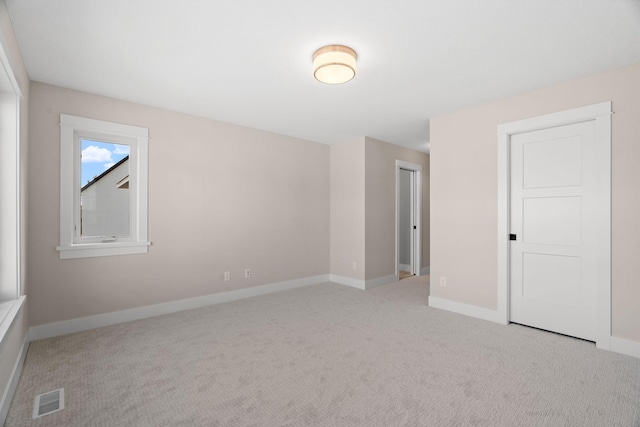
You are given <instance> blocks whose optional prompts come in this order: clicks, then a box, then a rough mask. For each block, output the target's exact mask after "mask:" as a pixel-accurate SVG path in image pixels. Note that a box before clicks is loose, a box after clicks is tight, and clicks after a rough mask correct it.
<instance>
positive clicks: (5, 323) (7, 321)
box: [0, 295, 27, 343]
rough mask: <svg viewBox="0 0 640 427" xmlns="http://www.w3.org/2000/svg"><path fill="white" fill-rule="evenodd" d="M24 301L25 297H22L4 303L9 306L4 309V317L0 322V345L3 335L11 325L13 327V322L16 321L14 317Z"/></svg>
mask: <svg viewBox="0 0 640 427" xmlns="http://www.w3.org/2000/svg"><path fill="white" fill-rule="evenodd" d="M26 299H27V296H26V295H22V296H20V297H19V298H18V299H16V300H13V301H9V302H7V303H6V304H11V305H10V306H9V307H8V308H7V309H6V313H5V315H4V317H3V318H2V320H0V343H2V341H4V337H5V335H6V334H7V332H8V331H9V328H11V325H13V322H14V320H16V317H17V316H18V313H19V312H20V309H21V308H22V306H23V305H24V303H25V301H26Z"/></svg>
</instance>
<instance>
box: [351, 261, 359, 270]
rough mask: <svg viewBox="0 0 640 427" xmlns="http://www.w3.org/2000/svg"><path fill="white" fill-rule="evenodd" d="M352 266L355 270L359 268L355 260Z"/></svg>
mask: <svg viewBox="0 0 640 427" xmlns="http://www.w3.org/2000/svg"><path fill="white" fill-rule="evenodd" d="M351 268H353V269H354V270H357V269H358V264H357V263H356V262H355V261H353V264H352V265H351Z"/></svg>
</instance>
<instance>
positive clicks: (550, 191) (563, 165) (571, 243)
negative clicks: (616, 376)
mask: <svg viewBox="0 0 640 427" xmlns="http://www.w3.org/2000/svg"><path fill="white" fill-rule="evenodd" d="M610 117H611V103H608V102H607V103H602V104H597V105H593V106H589V107H583V108H578V109H575V110H568V111H563V112H560V113H554V114H549V115H546V116H541V117H535V118H532V119H527V120H521V121H518V122H512V123H507V124H504V125H500V126H498V144H499V145H498V153H499V155H498V157H499V165H498V166H499V172H498V181H499V188H498V202H499V209H498V312H499V313H500V315H501V316H502V318H503V319H504V322H505V323H509V322H515V323H521V324H525V325H528V326H534V327H537V328H540V329H545V330H549V331H553V332H558V333H562V334H565V335H570V336H575V337H578V338H583V339H587V340H590V341H595V342H596V345H597V346H598V347H600V348H606V349H608V348H609V347H610V337H611V333H610V330H611V308H610V301H611V265H610V256H611V232H610V228H611V218H610V206H611V190H610V182H611V166H610V159H611V132H610V129H611V118H610Z"/></svg>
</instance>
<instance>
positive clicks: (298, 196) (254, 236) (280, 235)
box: [28, 82, 329, 326]
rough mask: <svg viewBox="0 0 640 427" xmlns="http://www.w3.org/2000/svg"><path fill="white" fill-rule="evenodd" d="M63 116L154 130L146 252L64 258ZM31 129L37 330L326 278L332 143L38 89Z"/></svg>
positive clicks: (32, 283) (34, 88)
mask: <svg viewBox="0 0 640 427" xmlns="http://www.w3.org/2000/svg"><path fill="white" fill-rule="evenodd" d="M60 113H66V114H72V115H78V116H82V117H89V118H95V119H99V120H106V121H113V122H118V123H124V124H131V125H135V126H141V127H147V128H149V136H150V142H149V153H150V154H149V238H150V240H151V241H152V242H153V245H152V246H151V247H150V249H149V253H148V254H143V255H129V256H113V257H100V258H84V259H70V260H60V259H59V256H58V253H57V252H56V250H55V248H56V246H57V245H58V244H59V243H58V239H59V234H58V233H59V190H60V189H59V178H60V174H59V168H60V163H59V159H60V148H59V147H60V145H59V144H60V141H59V140H60V137H59V132H60V131H59V126H58V122H59V118H60ZM29 131H30V144H31V152H30V155H29V170H30V176H29V178H30V183H31V185H30V188H29V206H30V209H29V219H28V222H29V250H28V255H29V272H30V276H29V299H30V310H29V313H30V325H31V326H36V325H41V324H45V323H50V322H55V321H61V320H67V319H73V318H77V317H83V316H89V315H95V314H100V313H106V312H112V311H117V310H123V309H129V308H134V307H140V306H145V305H150V304H157V303H163V302H168V301H173V300H178V299H183V298H189V297H196V296H201V295H207V294H212V293H217V292H223V291H228V290H233V289H239V288H247V287H252V286H257V285H261V284H267V283H275V282H280V281H285V280H291V279H297V278H303V277H310V276H314V275H319V274H326V273H327V272H328V271H329V168H328V164H329V147H328V146H326V145H323V144H318V143H312V142H308V141H302V140H299V139H295V138H290V137H285V136H281V135H276V134H271V133H266V132H261V131H257V130H253V129H248V128H243V127H238V126H234V125H230V124H225V123H220V122H216V121H212V120H206V119H201V118H196V117H192V116H188V115H184V114H178V113H174V112H170V111H166V110H161V109H156V108H151V107H146V106H142V105H137V104H132V103H128V102H123V101H119V100H115V99H110V98H105V97H101V96H97V95H92V94H88V93H82V92H76V91H72V90H68V89H63V88H60V87H55V86H50V85H46V84H42V83H36V82H32V84H31V105H30V124H29ZM245 268H251V271H252V277H251V278H249V279H245V278H244V275H243V271H244V269H245ZM224 271H230V272H231V280H230V281H227V282H224V281H223V280H222V278H223V272H224Z"/></svg>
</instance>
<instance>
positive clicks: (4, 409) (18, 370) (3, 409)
mask: <svg viewBox="0 0 640 427" xmlns="http://www.w3.org/2000/svg"><path fill="white" fill-rule="evenodd" d="M30 341H31V340H30V339H29V332H27V333H26V334H25V336H24V342H23V343H22V349H21V350H20V354H18V359H16V363H15V365H13V371H12V372H11V377H10V378H9V383H8V384H7V387H6V388H5V389H4V393H3V394H2V403H0V425H4V422H5V420H6V419H7V415H8V414H9V407H10V406H11V401H12V400H13V395H14V394H15V392H16V387H18V381H19V380H20V375H22V367H23V366H24V359H25V358H26V357H27V349H28V348H29V342H30Z"/></svg>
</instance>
